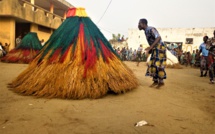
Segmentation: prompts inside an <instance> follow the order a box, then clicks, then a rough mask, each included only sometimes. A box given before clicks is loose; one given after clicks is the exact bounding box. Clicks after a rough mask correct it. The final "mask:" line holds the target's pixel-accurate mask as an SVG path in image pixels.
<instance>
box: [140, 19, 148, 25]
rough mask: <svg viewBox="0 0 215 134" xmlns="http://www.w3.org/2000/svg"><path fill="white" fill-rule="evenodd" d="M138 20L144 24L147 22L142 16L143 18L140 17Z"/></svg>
mask: <svg viewBox="0 0 215 134" xmlns="http://www.w3.org/2000/svg"><path fill="white" fill-rule="evenodd" d="M140 22H142V23H144V24H146V25H147V24H148V21H147V19H144V18H143V19H140Z"/></svg>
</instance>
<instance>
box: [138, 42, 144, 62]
mask: <svg viewBox="0 0 215 134" xmlns="http://www.w3.org/2000/svg"><path fill="white" fill-rule="evenodd" d="M142 51H143V46H142V44H140V46H139V47H138V49H137V66H139V63H140V60H141V54H142Z"/></svg>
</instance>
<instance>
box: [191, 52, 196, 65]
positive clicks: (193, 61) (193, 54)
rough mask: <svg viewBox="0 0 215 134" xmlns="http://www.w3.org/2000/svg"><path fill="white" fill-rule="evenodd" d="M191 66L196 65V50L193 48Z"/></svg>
mask: <svg viewBox="0 0 215 134" xmlns="http://www.w3.org/2000/svg"><path fill="white" fill-rule="evenodd" d="M191 59H192V60H191V66H194V65H195V59H196V53H195V50H193V53H192V55H191Z"/></svg>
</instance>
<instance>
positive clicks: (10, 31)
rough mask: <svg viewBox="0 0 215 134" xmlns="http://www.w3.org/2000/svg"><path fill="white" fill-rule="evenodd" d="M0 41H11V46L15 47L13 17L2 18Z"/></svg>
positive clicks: (0, 21) (0, 22)
mask: <svg viewBox="0 0 215 134" xmlns="http://www.w3.org/2000/svg"><path fill="white" fill-rule="evenodd" d="M0 27H1V28H0V42H2V43H3V45H4V44H5V43H10V48H14V47H15V20H14V19H13V18H0Z"/></svg>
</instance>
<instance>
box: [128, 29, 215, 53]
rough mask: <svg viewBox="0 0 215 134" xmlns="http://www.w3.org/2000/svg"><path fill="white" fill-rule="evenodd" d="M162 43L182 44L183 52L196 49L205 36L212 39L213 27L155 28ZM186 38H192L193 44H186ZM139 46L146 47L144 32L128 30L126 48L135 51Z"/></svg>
mask: <svg viewBox="0 0 215 134" xmlns="http://www.w3.org/2000/svg"><path fill="white" fill-rule="evenodd" d="M157 30H158V32H159V33H160V35H161V37H162V40H163V41H169V42H183V47H182V49H183V50H184V51H192V50H194V49H198V48H199V45H200V44H201V43H202V42H203V37H204V36H205V35H207V36H209V37H212V36H213V31H214V30H215V27H212V28H157ZM186 38H193V44H186ZM140 44H143V46H144V48H145V47H147V46H148V43H147V40H146V37H145V33H144V31H139V30H138V29H129V30H128V46H129V47H132V48H133V49H137V48H138V47H139V45H140Z"/></svg>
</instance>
